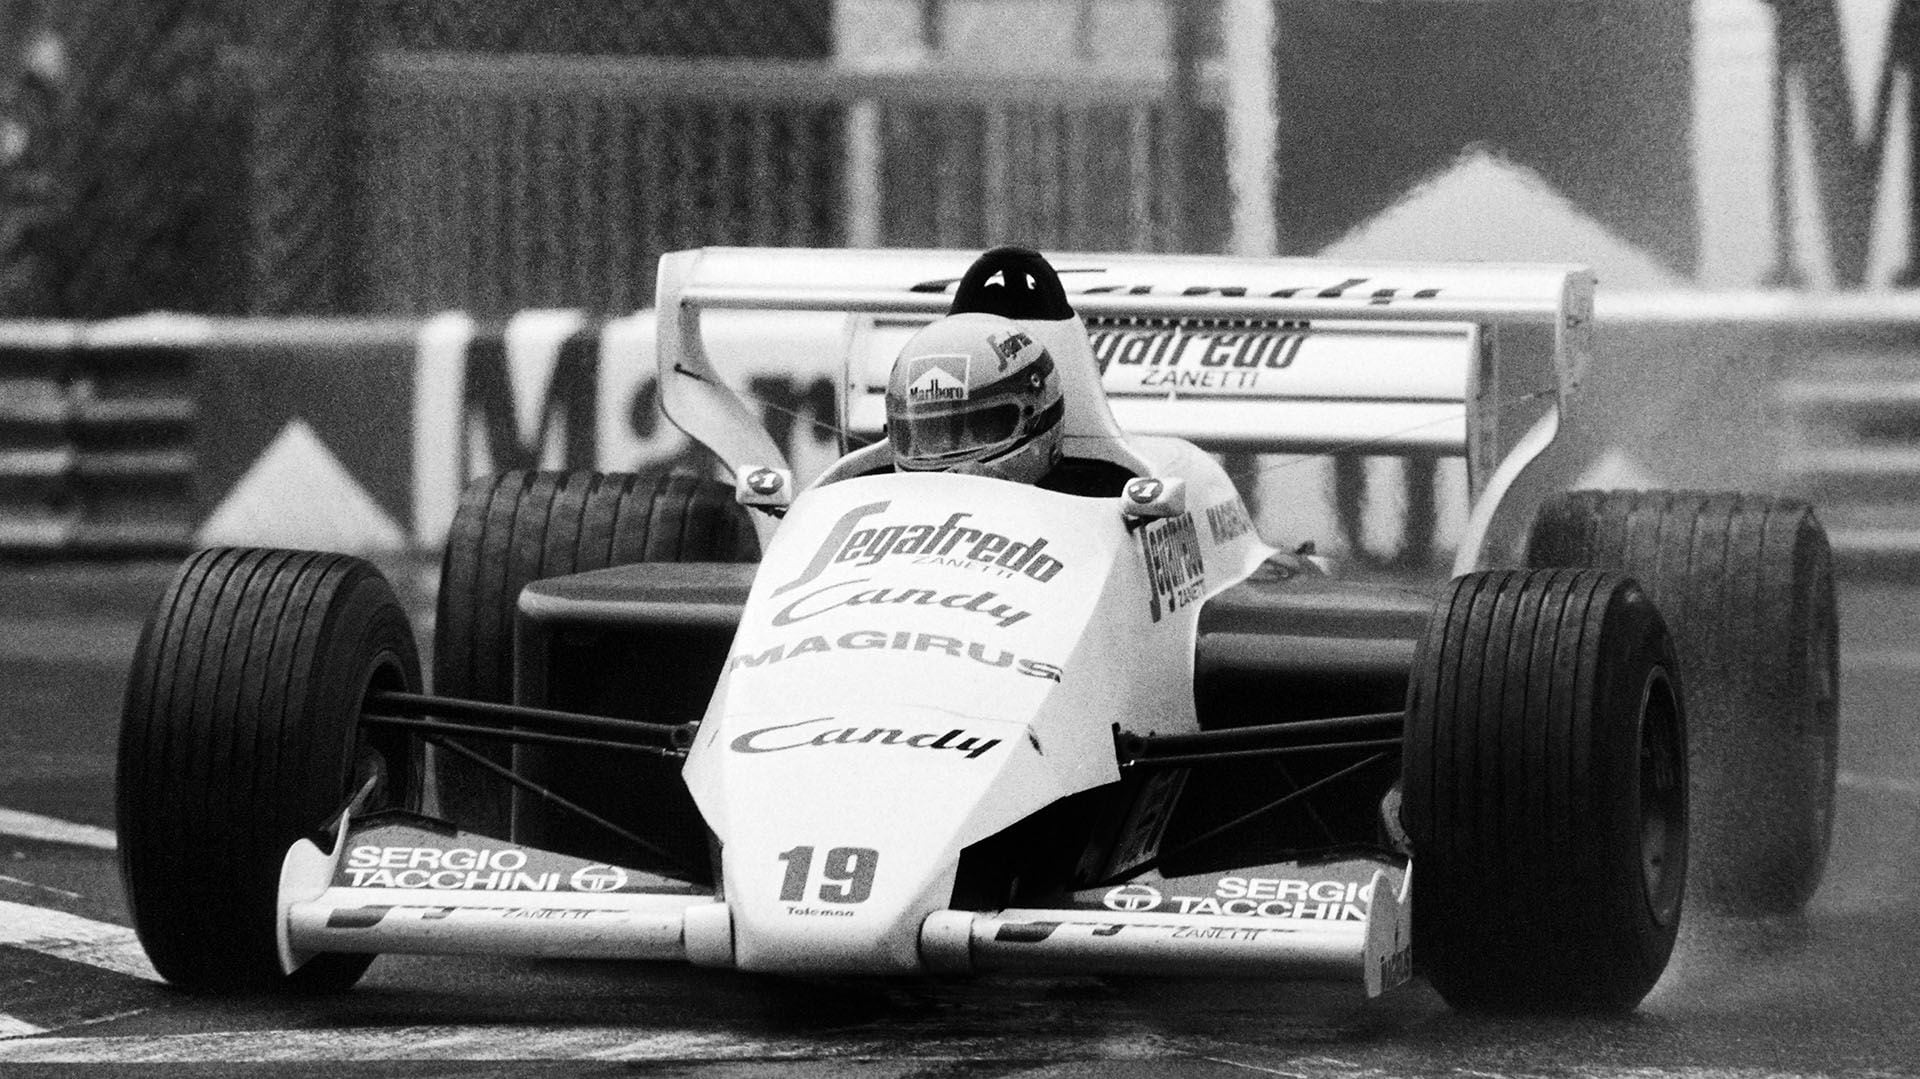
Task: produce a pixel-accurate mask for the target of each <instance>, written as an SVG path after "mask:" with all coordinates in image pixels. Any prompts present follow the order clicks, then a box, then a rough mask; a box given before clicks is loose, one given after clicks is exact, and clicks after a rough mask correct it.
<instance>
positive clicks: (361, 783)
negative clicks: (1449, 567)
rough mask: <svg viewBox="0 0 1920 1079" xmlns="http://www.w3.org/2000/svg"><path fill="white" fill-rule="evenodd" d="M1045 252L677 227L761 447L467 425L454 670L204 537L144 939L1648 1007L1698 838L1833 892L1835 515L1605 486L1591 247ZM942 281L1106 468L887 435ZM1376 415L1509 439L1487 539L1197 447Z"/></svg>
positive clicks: (247, 954) (269, 984)
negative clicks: (562, 467) (800, 430)
mask: <svg viewBox="0 0 1920 1079" xmlns="http://www.w3.org/2000/svg"><path fill="white" fill-rule="evenodd" d="M1055 263H1056V264H1057V266H1058V270H1056V268H1055V264H1050V263H1049V262H1048V261H1047V260H1045V259H1043V258H1041V257H1040V256H1039V255H1038V254H1036V253H1034V252H1032V251H1027V250H1024V249H1019V248H1001V249H996V250H994V251H991V252H988V253H987V254H985V255H984V256H981V257H979V258H978V259H977V260H972V261H971V264H969V259H968V257H967V256H965V255H960V254H956V253H952V252H914V251H764V250H729V249H709V250H702V251H689V252H682V253H677V254H673V255H669V256H667V257H666V258H665V259H664V260H663V262H662V267H661V276H660V282H661V283H660V296H659V304H658V308H657V314H656V318H657V319H658V331H659V336H658V346H657V347H658V355H657V362H658V364H659V369H660V372H661V375H660V377H661V390H662V398H663V402H664V408H665V409H666V411H667V413H668V415H669V416H670V417H671V418H672V419H673V420H674V421H675V422H676V423H677V424H678V425H680V427H681V428H682V429H684V430H685V431H686V432H687V433H688V434H690V435H691V436H693V437H694V438H696V439H698V440H699V441H700V443H702V444H703V445H704V446H705V447H706V448H707V449H708V450H710V451H711V452H712V454H713V455H714V456H715V457H717V458H718V460H719V462H720V466H721V467H719V468H716V469H715V470H714V471H713V473H712V474H711V475H707V474H690V473H684V472H683V473H668V474H661V475H646V476H643V475H635V474H619V473H585V472H580V473H553V472H539V473H509V474H505V475H501V476H495V477H487V478H482V479H479V480H476V481H475V482H474V483H473V484H471V485H470V486H469V487H468V489H467V491H466V493H465V495H464V496H463V499H462V501H461V504H460V506H459V509H458V513H457V515H456V517H455V520H454V522H453V525H452V529H451V533H450V535H449V539H448V542H447V547H446V552H445V558H444V562H443V567H442V573H441V580H440V593H439V605H438V615H437V622H436V625H435V629H434V654H433V670H434V677H435V685H434V694H433V695H431V696H429V695H427V694H425V693H423V692H422V681H423V680H422V676H421V665H420V661H419V659H418V654H417V652H416V648H415V644H414V638H413V634H412V631H411V629H410V627H409V625H408V623H407V620H406V616H405V614H404V612H403V610H402V609H401V607H400V606H399V604H398V603H397V602H396V600H395V598H394V595H393V593H392V591H391V590H390V588H389V587H388V585H387V584H386V582H385V581H384V580H383V579H382V578H381V577H380V575H379V574H378V573H377V571H375V570H374V569H373V568H372V567H371V566H370V565H369V564H367V563H366V562H364V561H361V560H360V559H358V558H354V557H349V556H346V555H336V554H318V553H311V552H299V551H287V550H264V549H236V548H224V549H214V550H207V551H203V552H200V553H199V554H197V555H195V556H194V557H193V558H192V559H191V560H189V561H188V562H187V563H186V564H185V566H184V567H183V568H182V569H181V571H180V572H179V574H178V575H177V577H176V579H175V581H174V582H173V585H172V586H171V588H170V590H169V591H168V593H167V594H166V596H165V597H164V598H163V599H162V601H161V603H160V604H159V606H158V607H157V608H156V610H155V612H154V614H153V617H152V619H151V620H150V622H149V624H148V627H147V630H146V632H145V634H144V636H143V637H142V640H141V643H140V647H139V652H138V656H137V658H136V662H135V664H134V668H133V674H132V678H131V683H130V686H129V689H128V693H127V703H126V712H125V718H124V725H123V733H122V743H121V756H120V774H119V834H120V849H121V853H122V860H123V869H124V876H125V879H126V884H127V894H128V896H129V902H130V905H131V908H132V915H133V921H134V924H135V927H136V928H137V930H138V932H139V936H140V939H141V941H142V942H143V944H144V945H145V947H146V949H147V951H148V954H149V955H150V956H151V958H152V960H153V963H154V966H155V968H156V969H157V970H158V971H159V972H160V973H161V974H162V975H163V976H164V977H166V978H167V979H168V980H169V981H172V982H174V983H176V984H179V985H181V986H184V987H188V988H191V989H196V990H202V991H212V992H238V991H260V990H271V989H276V988H301V989H328V988H344V987H346V986H349V985H351V984H352V983H353V982H354V981H355V980H356V979H357V978H358V977H359V976H360V975H361V974H362V973H363V972H364V971H365V969H366V967H367V965H368V963H370V962H371V960H372V958H373V956H375V955H376V954H379V953H383V952H416V953H461V954H493V955H529V956H573V957H594V958H635V959H684V960H688V961H691V962H693V963H697V964H703V965H710V966H720V967H733V968H737V969H741V970H748V971H763V972H776V973H782V974H791V975H815V974H882V975H888V974H890V975H900V974H953V973H987V972H1002V971H1004V972H1075V973H1096V974H1098V973H1124V972H1145V973H1179V974H1190V975H1201V976H1208V975H1242V976H1255V977H1272V978H1310V979H1341V980H1350V981H1351V982H1352V983H1354V984H1355V985H1356V986H1358V987H1363V988H1364V990H1365V992H1366V993H1367V994H1369V995H1373V994H1378V993H1381V992H1383V991H1385V990H1387V989H1389V988H1392V987H1393V986H1395V985H1398V984H1400V983H1403V982H1405V981H1406V980H1407V979H1408V978H1409V977H1411V976H1413V975H1414V974H1416V973H1418V974H1420V975H1422V976H1424V977H1425V978H1427V979H1428V980H1429V981H1430V982H1431V983H1432V984H1433V985H1434V986H1435V987H1436V988H1437V989H1438V990H1439V992H1440V993H1441V995H1442V996H1443V997H1444V998H1445V999H1446V1000H1447V1001H1449V1002H1450V1003H1452V1004H1453V1005H1455V1006H1457V1007H1467V1008H1491V1009H1527V1008H1600V1009H1619V1008H1631V1007H1633V1006H1634V1005H1636V1004H1637V1003H1638V1002H1639V1001H1640V999H1641V998H1642V997H1643V996H1644V995H1645V994H1646V993H1647V992H1648V991H1649V990H1650V989H1651V987H1652V986H1653V985H1654V983H1655V982H1656V980H1657V979H1658V978H1659V977H1660V975H1661V973H1662V971H1663V970H1664V968H1665V966H1666V963H1667V959H1668V956H1669V953H1670V951H1671V949H1672V947H1673V943H1674V939H1675V933H1676V930H1677V927H1678V924H1679V918H1680V912H1681V907H1682V897H1683V893H1685V892H1687V891H1688V890H1689V883H1688V882H1689V878H1691V891H1692V897H1693V898H1695V899H1704V900H1706V901H1707V902H1709V903H1711V904H1713V905H1716V906H1719V907H1722V908H1731V909H1735V910H1741V911H1764V910H1788V909H1793V908H1796V907H1798V906H1799V905H1801V904H1803V903H1804V902H1805V901H1806V900H1807V898H1808V897H1809V895H1810V894H1811V892H1812V890H1813V888H1814V887H1815V886H1816V885H1817V883H1818V881H1819V877H1820V873H1821V869H1822V865H1823V863H1824V859H1825V856H1826V844H1827V836H1828V831H1829V823H1830V818H1831V807H1832V799H1833V784H1834V761H1835V748H1836V737H1837V735H1836V731H1837V718H1836V707H1835V706H1836V697H1837V681H1836V673H1835V672H1836V649H1835V632H1836V619H1835V611H1834V596H1833V584H1832V574H1831V568H1830V562H1831V559H1830V555H1829V553H1828V548H1827V542H1826V538H1825V535H1824V533H1823V532H1822V531H1821V528H1820V526H1819V524H1818V522H1817V521H1816V520H1815V519H1814V517H1813V515H1812V513H1811V512H1810V510H1809V509H1808V508H1807V507H1806V506H1804V505H1801V504H1797V503H1792V502H1786V501H1780V500H1773V499H1768V498H1764V497H1757V496H1751V495H1734V494H1705V493H1686V492H1669V491H1639V492H1620V491H1614V492H1595V491H1575V490H1571V489H1570V488H1571V486H1572V483H1573V481H1574V480H1575V479H1576V478H1577V477H1579V476H1581V475H1582V474H1583V473H1584V471H1585V470H1586V469H1587V468H1588V466H1589V464H1590V463H1591V462H1590V460H1589V458H1590V456H1591V453H1592V446H1593V445H1594V444H1595V440H1594V439H1591V438H1572V437H1568V436H1569V434H1571V433H1576V425H1577V424H1583V423H1591V422H1592V419H1593V417H1594V416H1596V415H1597V414H1599V410H1596V409H1595V408H1592V407H1578V408H1576V407H1573V406H1575V405H1576V404H1583V402H1582V401H1581V398H1580V396H1579V394H1580V390H1581V379H1582V375H1583V373H1584V370H1585V368H1586V365H1587V364H1588V363H1589V362H1590V361H1591V359H1592V357H1591V349H1592V330H1593V327H1592V307H1591V302H1592V289H1593V281H1592V277H1591V275H1590V274H1588V273H1586V272H1585V271H1583V270H1579V269H1575V268H1570V267H1550V266H1549V267H1543V266H1510V267H1497V266H1401V267H1382V266H1336V265H1327V264H1322V263H1317V262H1309V261H1300V260H1268V261H1252V260H1234V259H1221V258H1177V257H1159V256H1139V255H1130V256H1121V255H1071V256H1059V257H1058V258H1057V259H1056V260H1055ZM1063 280H1065V281H1069V282H1071V283H1072V284H1073V286H1074V288H1073V291H1072V292H1071V293H1069V292H1068V291H1067V289H1066V288H1065V287H1064V286H1063V284H1062V282H1063ZM947 312H989V313H993V314H998V315H1001V316H1005V317H1008V318H1011V319H1014V320H1016V321H1017V322H1018V323H1019V324H1020V327H1021V328H1022V329H1024V330H1025V331H1026V332H1028V333H1030V334H1031V335H1033V337H1034V338H1035V339H1037V340H1038V341H1040V342H1041V343H1042V344H1044V345H1045V347H1046V348H1047V349H1048V350H1049V351H1050V353H1051V355H1052V357H1053V358H1054V361H1055V364H1056V367H1057V369H1058V371H1059V373H1060V377H1061V381H1062V384H1063V394H1064V398H1065V410H1066V411H1065V419H1064V423H1065V451H1064V453H1065V459H1064V461H1063V462H1062V466H1061V467H1063V468H1068V469H1071V470H1077V471H1076V472H1075V479H1074V483H1073V485H1071V486H1070V487H1069V488H1066V489H1060V488H1056V487H1052V486H1049V487H1045V488H1043V487H1040V486H1027V485H1022V484H1015V483H1010V482H1006V481H1002V480H997V479H990V478H983V477H980V476H975V475H963V474H946V473H924V472H896V471H894V470H893V468H892V467H891V458H890V457H889V453H890V451H889V449H888V444H887V442H886V441H885V440H884V439H880V440H878V441H874V440H875V439H876V438H878V437H879V436H880V429H879V428H880V416H881V413H880V411H879V400H880V398H879V393H880V390H881V388H882V387H883V386H884V385H885V382H886V375H887V370H888V367H889V365H890V364H891V362H892V359H893V356H894V355H895V354H896V353H897V351H898V347H899V343H900V342H901V341H902V340H903V339H904V338H905V337H906V335H908V334H909V333H910V332H912V331H913V330H914V329H915V328H916V327H918V326H920V325H923V324H925V323H926V322H928V321H929V320H931V319H932V318H933V317H935V316H937V315H940V314H943V313H947ZM808 313H811V314H808ZM808 318H815V319H818V318H826V319H828V320H829V322H830V323H831V328H830V330H829V331H827V332H825V333H817V334H814V336H813V337H812V338H809V340H810V341H811V342H812V345H810V346H809V347H814V351H815V353H817V356H818V358H819V360H820V362H821V363H822V365H823V369H825V370H828V371H830V372H832V375H833V378H834V382H835V385H836V386H837V387H838V390H839V392H838V397H839V400H838V403H837V414H838V415H839V416H840V417H841V418H842V422H841V423H840V424H839V425H838V429H837V431H836V432H835V436H836V438H837V439H839V440H840V441H839V442H837V443H836V445H837V446H838V447H839V448H838V450H837V452H836V454H835V456H834V457H833V458H832V460H831V461H829V462H828V463H826V464H825V465H824V467H821V468H818V469H815V470H813V471H814V474H812V475H810V476H799V477H798V478H797V477H796V467H795V463H794V462H793V461H791V460H789V458H788V455H787V453H786V452H785V451H784V450H783V448H782V447H781V446H780V445H779V444H777V443H776V442H775V440H774V438H773V437H771V436H770V435H769V434H768V433H767V431H766V429H765V428H764V427H763V426H762V424H761V422H760V419H759V417H758V415H757V413H756V411H755V410H754V408H753V407H752V406H751V404H750V402H749V400H748V399H747V395H746V394H745V393H744V391H743V390H742V387H743V386H750V385H751V379H750V376H751V374H752V372H753V370H754V365H755V364H761V363H765V362H767V357H768V356H770V355H780V356H786V355H791V354H792V353H793V351H794V349H795V347H796V346H795V345H794V340H795V339H796V338H798V337H806V336H807V334H809V333H812V332H813V331H811V330H808V329H806V327H808V326H818V325H819V324H820V323H818V322H811V323H810V322H808V321H807V319H808ZM815 346H817V347H815ZM782 362H786V361H784V360H783V361H782ZM1584 404H1586V405H1590V404H1591V403H1590V402H1586V403H1584ZM1354 447H1365V448H1366V450H1367V452H1369V453H1393V452H1417V453H1427V454H1432V453H1453V454H1463V455H1465V456H1466V458H1467V461H1468V467H1469V476H1470V487H1471V492H1472V500H1471V503H1472V504H1471V512H1470V517H1469V520H1468V523H1467V526H1466V531H1465V538H1464V540H1463V542H1462V543H1461V546H1460V551H1459V556H1458V559H1457V561H1456V565H1455V573H1454V575H1453V578H1452V580H1451V581H1450V582H1448V583H1446V584H1444V585H1441V586H1436V587H1434V588H1422V587H1410V586H1406V585H1400V584H1391V583H1377V582H1373V583H1370V582H1366V581H1360V580H1348V579H1345V578H1342V577H1340V576H1338V575H1337V574H1335V573H1333V572H1330V571H1329V568H1328V566H1327V565H1326V564H1325V562H1324V560H1322V559H1320V558H1318V557H1316V556H1314V555H1313V554H1311V553H1310V552H1307V551H1305V550H1304V549H1303V550H1300V551H1295V552H1293V553H1283V552H1280V551H1276V550H1275V549H1273V548H1272V547H1270V546H1268V545H1267V544H1266V543H1265V542H1264V541H1263V540H1262V538H1261V536H1260V535H1259V534H1258V532H1257V531H1256V529H1255V527H1254V521H1253V518H1252V515H1251V514H1250V513H1249V511H1248V508H1247V505H1246V503H1245V502H1244V501H1243V499H1242V496H1241V494H1240V493H1239V492H1238V491H1236V489H1235V487H1234V485H1233V483H1232V482H1231V481H1230V480H1229V476H1228V473H1227V472H1226V471H1225V470H1224V469H1223V467H1222V465H1221V464H1220V462H1219V460H1218V459H1217V458H1216V457H1215V456H1213V453H1212V452H1209V451H1236V452H1253V451H1257V452H1267V453H1289V454H1311V453H1322V452H1329V451H1335V450H1351V449H1353V448H1354ZM722 475H725V476H731V477H732V483H731V484H729V483H727V482H726V481H725V480H723V479H719V478H715V477H718V476H722ZM429 746H430V747H431V750H432V751H431V753H429V752H428V750H427V747H429ZM1690 818H1691V821H1692V834H1691V837H1690V834H1689V820H1690Z"/></svg>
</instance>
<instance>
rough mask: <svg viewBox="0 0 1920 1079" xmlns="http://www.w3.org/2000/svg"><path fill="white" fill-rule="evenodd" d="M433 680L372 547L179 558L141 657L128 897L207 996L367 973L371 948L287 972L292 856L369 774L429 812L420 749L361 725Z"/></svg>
mask: <svg viewBox="0 0 1920 1079" xmlns="http://www.w3.org/2000/svg"><path fill="white" fill-rule="evenodd" d="M420 685H421V679H420V657H419V653H418V652H417V651H416V649H415V647H414V640H413V630H412V628H411V627H410V626H409V625H408V624H407V619H406V613H405V612H404V611H403V610H402V609H401V607H400V604H399V602H398V601H397V600H396V599H395V598H394V594H393V589H392V588H391V587H389V586H388V584H387V582H386V580H385V579H384V578H383V577H381V576H380V573H379V571H378V570H376V569H374V568H373V567H372V566H370V565H368V564H367V563H366V562H363V561H361V560H360V559H357V558H351V557H348V556H345V555H330V554H316V553H312V552H307V551H281V550H260V549H251V548H215V549H210V550H205V551H201V552H200V553H198V554H196V555H194V556H193V557H192V558H190V559H189V560H188V561H187V562H186V564H185V565H183V566H182V567H181V569H180V572H179V573H177V574H176V575H175V577H174V579H173V583H172V585H171V586H170V587H169V588H168V589H167V591H166V593H165V594H164V595H163V596H162V597H161V599H160V602H159V604H158V605H157V606H156V607H155V608H154V611H153V613H152V615H151V616H150V617H149V619H148V621H147V624H146V629H145V630H144V632H143V633H142V634H141V638H140V645H139V648H138V649H137V651H136V652H135V655H134V663H133V669H132V673H131V675H130V677H129V679H128V682H127V696H126V704H125V708H124V710H123V712H122V716H121V727H120V759H119V776H118V780H117V802H118V804H117V807H116V815H117V818H118V820H117V824H118V830H119V836H120V870H121V877H122V880H123V882H124V884H125V886H126V893H127V906H128V908H129V910H130V911H131V913H132V916H133V927H134V930H135V932H136V933H138V935H139V937H140V943H141V945H142V946H143V947H145V949H146V952H147V956H148V958H149V959H150V960H151V961H152V962H153V966H154V969H155V970H156V971H158V972H159V974H160V976H161V977H163V978H165V979H166V980H167V981H169V982H171V983H173V984H174V985H176V986H179V987H181V988H183V989H187V990H190V991H195V992H203V993H256V992H288V991H294V992H327V991H335V990H342V989H346V988H348V987H349V986H351V985H353V983H354V982H356V981H358V980H359V979H360V976H361V975H362V974H364V973H365V972H366V969H367V966H368V965H369V964H370V963H372V962H373V958H374V957H373V956H371V955H342V954H323V955H319V956H316V957H314V958H313V959H312V960H310V961H309V962H307V963H306V964H305V965H304V966H302V967H301V968H300V969H299V970H297V971H295V972H294V973H292V974H290V975H289V974H285V973H283V972H282V971H281V969H280V956H279V948H278V945H277V943H276V929H277V924H276V922H277V918H278V902H279V887H280V867H281V863H282V862H283V861H284V859H285V857H286V853H287V850H288V848H290V847H292V846H293V844H294V842H295V841H296V840H299V839H302V838H317V833H318V832H319V831H320V830H322V829H323V828H325V827H326V826H327V825H328V824H329V823H330V820H331V819H333V818H335V816H336V814H338V813H339V811H340V810H341V808H342V807H343V806H344V805H345V804H346V802H347V800H348V798H349V797H350V796H351V795H352V794H354V793H356V792H358V791H359V790H361V789H362V788H363V787H366V786H367V785H368V784H369V783H371V785H372V788H371V795H370V797H369V798H368V799H367V801H366V803H365V808H366V809H367V810H373V809H380V808H388V807H400V808H417V806H418V804H419V793H420V788H421V783H420V777H421V767H420V761H421V757H420V753H419V745H418V743H417V742H415V741H414V740H413V739H411V738H409V737H407V736H406V735H404V734H401V733H397V732H395V733H389V732H384V731H382V732H369V731H366V730H363V729H362V728H361V727H360V724H359V719H360V714H361V712H362V709H363V705H364V702H365V700H366V698H367V695H368V694H369V693H372V692H375V691H379V690H401V691H412V692H418V691H419V688H420ZM323 841H324V842H325V843H327V844H329V845H330V844H331V842H332V839H331V837H326V838H325V839H324V840H323Z"/></svg>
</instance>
